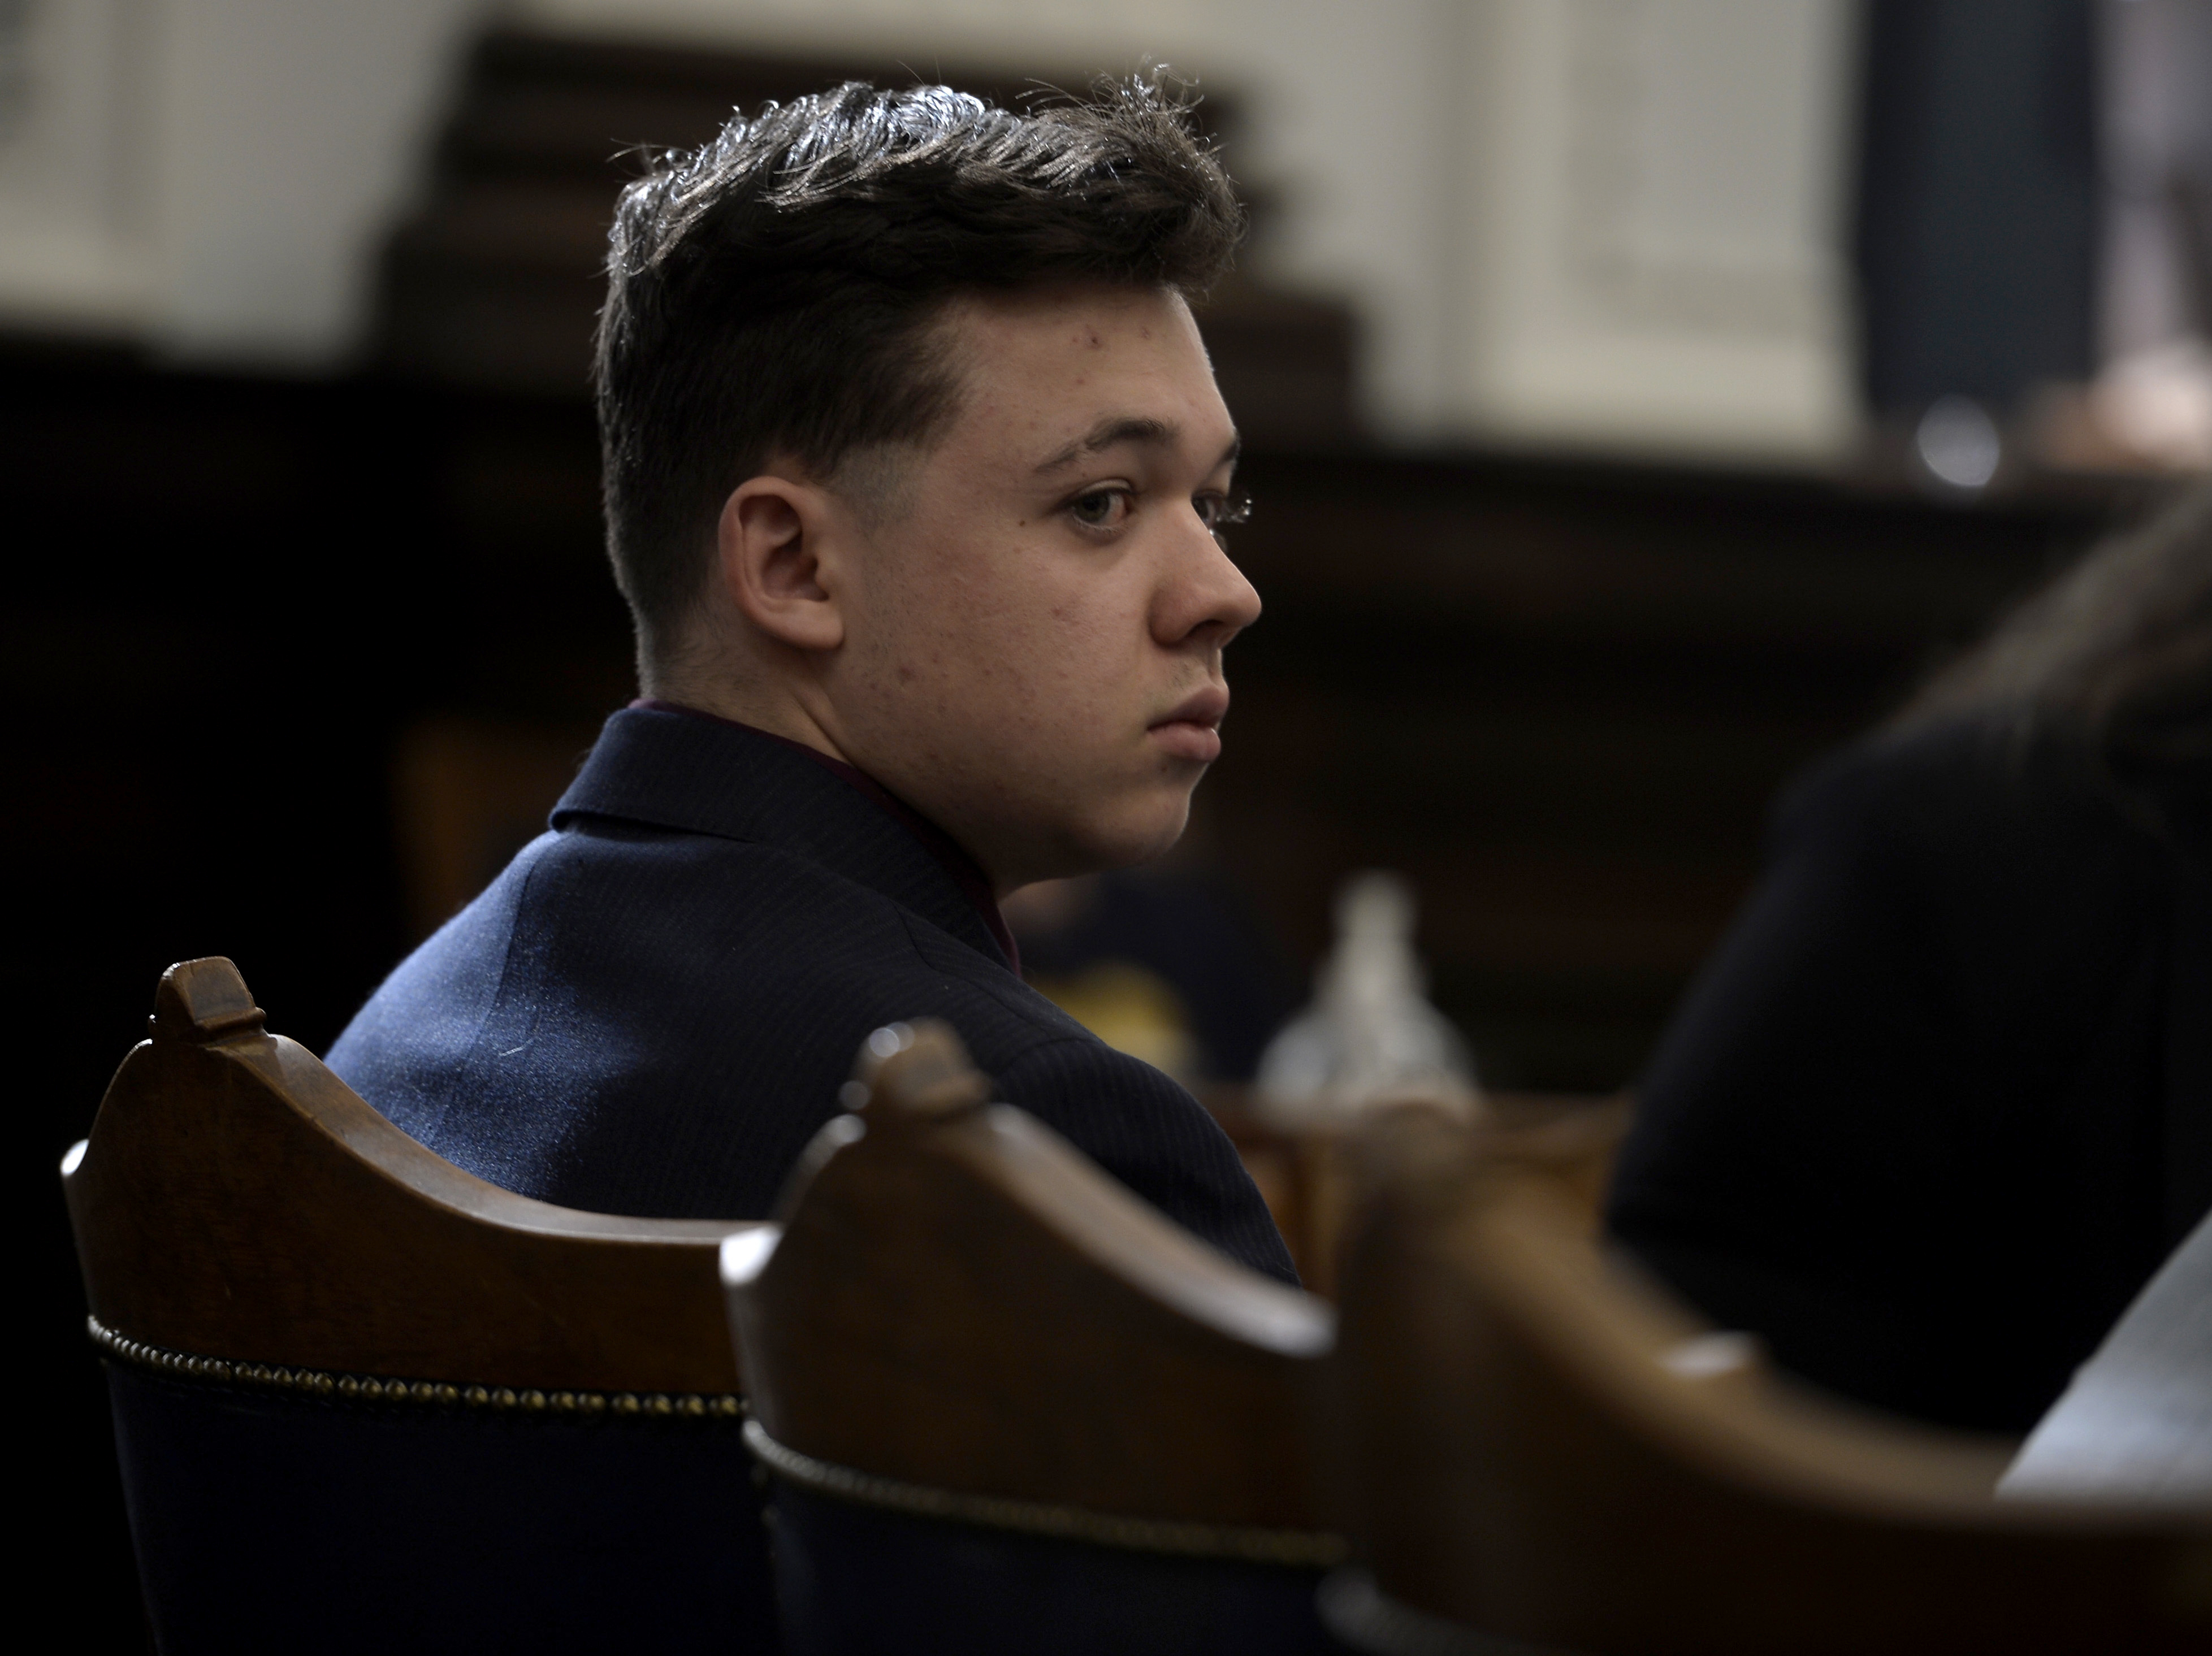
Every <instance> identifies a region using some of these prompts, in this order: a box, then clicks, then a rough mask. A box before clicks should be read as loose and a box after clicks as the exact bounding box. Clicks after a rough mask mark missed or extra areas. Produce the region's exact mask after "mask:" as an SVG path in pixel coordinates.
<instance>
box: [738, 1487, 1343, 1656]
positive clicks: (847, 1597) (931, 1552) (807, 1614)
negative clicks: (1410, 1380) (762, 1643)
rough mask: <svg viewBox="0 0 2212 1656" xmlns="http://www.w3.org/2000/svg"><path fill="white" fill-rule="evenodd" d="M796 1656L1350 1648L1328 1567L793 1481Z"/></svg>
mask: <svg viewBox="0 0 2212 1656" xmlns="http://www.w3.org/2000/svg"><path fill="white" fill-rule="evenodd" d="M771 1512H772V1514H773V1518H772V1521H773V1524H774V1526H775V1575H776V1591H777V1593H778V1596H779V1598H781V1604H782V1609H783V1627H784V1647H785V1648H786V1649H787V1650H788V1651H789V1652H791V1653H792V1656H877V1653H882V1656H894V1653H896V1656H933V1653H938V1652H943V1653H945V1656H953V1653H959V1656H1017V1653H1019V1656H1033V1653H1038V1652H1051V1653H1053V1656H1091V1653H1097V1656H1109V1653H1111V1656H1137V1653H1140V1656H1247V1653H1249V1656H1307V1653H1320V1652H1334V1651H1338V1650H1340V1649H1342V1648H1343V1647H1341V1646H1340V1645H1339V1644H1337V1643H1336V1642H1335V1641H1334V1640H1332V1639H1331V1638H1330V1637H1329V1635H1328V1633H1327V1632H1326V1631H1325V1630H1324V1629H1322V1623H1321V1617H1320V1616H1319V1613H1318V1612H1317V1611H1316V1609H1315V1606H1314V1592H1315V1589H1316V1586H1318V1585H1319V1584H1320V1580H1321V1572H1320V1571H1319V1570H1317V1569H1306V1568H1288V1567H1284V1566H1278V1565H1269V1564H1252V1563H1243V1562H1236V1561H1231V1560H1221V1559H1211V1558H1190V1557H1183V1556H1169V1555H1164V1554H1159V1553H1147V1552H1136V1551H1133V1550H1127V1549H1125V1548H1121V1547H1106V1546H1092V1545H1089V1544H1085V1543H1082V1542H1077V1541H1065V1540H1060V1539H1057V1538H1052V1537H1048V1536H1039V1535H1027V1534H1021V1533H1018V1532H1009V1531H1004V1530H995V1529H983V1528H979V1527H977V1526H973V1525H968V1524H958V1523H952V1522H949V1521H947V1520H940V1519H933V1518H921V1517H915V1516H913V1515H910V1514H908V1513H898V1512H890V1511H885V1510H884V1509H882V1508H879V1507H866V1506H860V1505H857V1504H855V1503H853V1502H850V1501H839V1500H836V1499H833V1498H830V1497H827V1496H823V1495H817V1494H814V1493H813V1492H811V1491H810V1490H807V1489H799V1488H795V1487H793V1486H792V1485H790V1484H787V1483H778V1484H777V1485H776V1487H775V1495H774V1496H773V1499H772V1502H771Z"/></svg>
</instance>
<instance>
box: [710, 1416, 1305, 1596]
mask: <svg viewBox="0 0 2212 1656" xmlns="http://www.w3.org/2000/svg"><path fill="white" fill-rule="evenodd" d="M745 1447H747V1448H748V1449H750V1450H751V1451H752V1453H753V1455H754V1457H755V1458H756V1459H758V1460H759V1461H760V1463H761V1464H762V1465H763V1466H765V1467H767V1468H768V1469H769V1471H771V1472H773V1473H775V1475H776V1476H777V1477H781V1478H783V1479H785V1480H786V1481H787V1482H789V1483H794V1484H796V1485H798V1486H799V1488H800V1489H811V1490H812V1491H814V1492H815V1493H816V1494H817V1495H829V1496H831V1497H833V1498H834V1499H836V1500H839V1501H852V1502H854V1504H855V1505H857V1506H863V1507H883V1508H885V1509H886V1510H889V1511H891V1512H901V1513H915V1515H917V1516H919V1517H922V1518H942V1519H948V1520H951V1521H952V1522H954V1523H958V1524H973V1525H976V1526H979V1527H981V1528H983V1529H991V1530H1013V1531H1018V1532H1021V1533H1023V1534H1026V1535H1048V1536H1053V1537H1055V1538H1059V1539H1060V1540H1063V1541H1085V1542H1089V1543H1091V1544H1093V1545H1096V1546H1102V1547H1121V1548H1123V1549H1126V1550H1128V1551H1131V1552H1159V1553H1176V1554H1180V1555H1182V1556H1188V1557H1194V1558H1234V1559H1241V1560H1243V1562H1247V1563H1253V1564H1284V1565H1291V1566H1296V1567H1298V1568H1328V1567H1329V1566H1331V1565H1333V1564H1339V1563H1341V1562H1343V1561H1344V1557H1345V1545H1344V1542H1343V1541H1342V1540H1341V1539H1340V1538H1338V1537H1336V1536H1334V1535H1326V1534H1322V1533H1321V1532H1317V1531H1313V1530H1266V1529H1259V1528H1255V1527H1251V1526H1245V1525H1239V1524H1189V1523H1183V1522H1181V1521H1179V1520H1174V1519H1164V1518H1123V1517H1120V1516H1117V1515H1115V1514H1114V1513H1095V1512H1091V1511H1090V1510H1089V1509H1087V1508H1085V1507H1060V1506H1055V1505H1053V1504H1052V1503H1050V1502H1048V1501H1018V1500H1015V1499H1012V1497H1009V1496H1005V1495H970V1494H968V1493H967V1492H966V1491H964V1490H960V1489H935V1488H933V1487H932V1486H930V1485H928V1484H924V1483H902V1482H901V1481H900V1480H898V1479H897V1478H895V1477H877V1476H876V1475H875V1474H874V1473H872V1472H862V1471H854V1469H853V1468H852V1467H850V1466H840V1465H836V1464H834V1463H832V1462H830V1461H827V1460H817V1459H815V1458H814V1457H813V1456H812V1455H810V1454H805V1453H801V1452H800V1451H799V1450H797V1449H793V1448H791V1447H788V1446H787V1445H785V1444H781V1443H778V1442H777V1441H775V1439H774V1438H772V1437H770V1436H769V1435H768V1432H767V1431H766V1429H764V1428H763V1426H762V1425H761V1423H760V1422H758V1421H757V1420H748V1421H747V1422H745Z"/></svg>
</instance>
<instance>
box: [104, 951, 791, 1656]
mask: <svg viewBox="0 0 2212 1656" xmlns="http://www.w3.org/2000/svg"><path fill="white" fill-rule="evenodd" d="M152 1025H153V1027H152V1032H151V1036H150V1038H149V1040H146V1041H145V1042H143V1043H142V1044H141V1045H140V1046H138V1047H137V1049H136V1050H134V1051H133V1052H131V1054H130V1055H129V1056H128V1057H127V1058H126V1059H125V1060H124V1062H123V1065H122V1067H121V1068H120V1069H119V1070H118V1071H117V1073H116V1076H115V1079H114V1081H113V1082H112V1083H111V1085H110V1086H109V1088H108V1090H107V1095H106V1099H105V1100H104V1101H102V1103H101V1105H100V1113H99V1116H98V1118H97V1119H96V1120H95V1121H94V1125H93V1131H92V1137H90V1139H89V1140H88V1141H86V1142H84V1143H79V1144H78V1145H76V1147H75V1148H74V1149H71V1150H70V1153H69V1155H68V1156H67V1157H66V1158H65V1159H64V1162H63V1164H62V1177H63V1183H64V1186H65V1188H66V1191H67V1194H68V1200H69V1209H70V1220H71V1222H72V1224H73V1226H74V1228H75V1229H76V1242H77V1254H78V1259H79V1260H80V1262H81V1263H82V1267H83V1271H84V1279H85V1289H86V1294H87V1297H88V1301H89V1302H90V1307H91V1313H92V1314H91V1318H90V1326H91V1330H92V1334H93V1338H94V1339H95V1340H96V1341H97V1342H98V1343H99V1344H100V1346H101V1348H102V1349H103V1350H104V1351H105V1353H106V1357H107V1370H108V1380H109V1386H110V1394H111V1398H112V1403H113V1406H114V1416H115V1428H116V1440H117V1447H118V1451H119V1452H120V1456H121V1461H122V1467H123V1476H124V1484H125V1496H126V1499H127V1502H128V1506H129V1508H130V1514H131V1531H132V1536H133V1539H134V1541H135V1543H136V1545H137V1551H138V1559H139V1568H140V1572H141V1574H142V1577H143V1580H144V1584H145V1588H146V1599H147V1604H148V1608H149V1614H150V1616H151V1618H152V1621H153V1625H154V1629H155V1636H156V1639H157V1641H158V1642H159V1644H160V1646H161V1649H162V1650H164V1651H165V1652H197V1651H222V1652H236V1651H249V1650H258V1649H264V1648H266V1649H276V1648H288V1649H300V1650H318V1651H337V1650H360V1651H372V1650H373V1651H379V1652H389V1651H393V1650H400V1649H407V1650H461V1649H467V1650H471V1651H476V1650H492V1649H511V1648H527V1649H530V1650H532V1651H533V1652H544V1651H551V1650H575V1651H604V1650H610V1649H622V1648H638V1649H653V1650H655V1651H671V1650H706V1649H709V1648H712V1649H716V1650H720V1651H726V1652H727V1651H745V1650H753V1651H765V1650H770V1649H773V1648H775V1634H774V1612H773V1607H772V1604H771V1603H770V1600H769V1592H770V1587H769V1575H768V1563H767V1556H766V1554H767V1550H766V1546H765V1544H764V1540H765V1538H764V1534H763V1526H762V1523H761V1520H760V1517H759V1507H758V1497H757V1495H756V1494H755V1493H754V1492H753V1490H752V1489H751V1485H750V1476H749V1470H750V1469H749V1468H748V1466H747V1465H746V1464H745V1459H744V1451H743V1447H742V1444H741V1441H740V1439H739V1437H738V1426H739V1420H738V1416H739V1414H740V1404H739V1400H738V1395H737V1393H738V1370H737V1366H736V1362H735V1359H734V1356H733V1355H732V1350H731V1347H730V1342H729V1337H728V1331H727V1325H726V1322H725V1320H724V1316H723V1312H722V1307H721V1296H720V1286H719V1283H718V1282H717V1280H716V1276H715V1264H714V1257H715V1249H716V1247H717V1246H718V1245H719V1244H720V1242H721V1240H722V1239H723V1238H724V1237H726V1236H728V1235H730V1234H733V1233H735V1234H749V1233H757V1232H758V1231H759V1230H760V1229H761V1228H762V1227H759V1226H757V1225H754V1226H745V1225H738V1224H733V1223H728V1222H715V1221H701V1222H671V1221H648V1220H634V1219H621V1218H612V1217H609V1216H603V1215H599V1214H590V1213H578V1212H574V1211H572V1210H568V1209H565V1208H558V1207H552V1206H549V1205H548V1204H544V1203H542V1202H533V1201H530V1200H527V1199H526V1198H522V1197H520V1196H516V1195H513V1194H512V1193H510V1192H507V1191H503V1190H501V1189H498V1188H497V1187H496V1186H491V1185H488V1184H486V1183H484V1182H483V1180H479V1179H476V1178H473V1177H471V1175H470V1174H466V1173H464V1172H462V1171H461V1170H460V1169H459V1168H456V1167H453V1165H452V1164H450V1163H448V1162H444V1161H442V1160H441V1159H440V1158H439V1157H437V1156H434V1155H432V1154H431V1153H430V1152H429V1151H428V1150H427V1149H423V1148H422V1146H421V1145H419V1144H417V1143H415V1142H414V1141H413V1140H412V1139H410V1138H408V1137H406V1136H405V1135H404V1134H403V1133H401V1132H400V1131H398V1129H397V1128H395V1127H393V1126H392V1125H391V1124H390V1123H389V1122H387V1121H386V1119H384V1118H383V1117H382V1116H381V1115H380V1114H378V1113H376V1112H375V1111H374V1109H372V1108H370V1107H369V1106H368V1104H366V1103H364V1102H363V1101H362V1100H361V1099H360V1098H359V1097H358V1096H356V1095H355V1094H354V1093H353V1092H352V1091H350V1090H349V1089H348V1088H347V1087H346V1086H345V1084H344V1083H342V1082H341V1081H339V1080H338V1078H337V1077H336V1076H334V1075H332V1074H331V1072H330V1071H328V1070H327V1069H325V1068H324V1066H323V1065H321V1064H320V1063H319V1062H318V1061H317V1060H316V1059H315V1058H314V1056H313V1054H312V1053H310V1052H307V1050H306V1049H305V1048H303V1047H301V1046H299V1045H297V1044H296V1043H295V1042H293V1041H290V1040H285V1039H284V1038H283V1037H282V1036H278V1035H271V1034H268V1033H267V1032H266V1030H265V1029H264V1027H263V1015H262V1012H261V1009H260V1008H258V1006H256V1005H255V1004H253V998H252V995H251V994H250V993H249V992H247V989H246V985H245V983H244V981H243V980H241V979H240V976H239V974H238V972H237V969H236V968H234V967H233V966H232V965H231V963H230V962H229V961H227V960H221V959H214V960H199V961H187V962H185V964H183V965H180V966H175V967H172V968H170V969H169V970H168V971H167V973H165V974H163V975H162V978H161V986H160V987H159V989H158V990H157V991H156V993H155V1010H154V1016H153V1020H152Z"/></svg>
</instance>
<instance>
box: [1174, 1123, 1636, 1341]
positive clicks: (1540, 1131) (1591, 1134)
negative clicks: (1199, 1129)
mask: <svg viewBox="0 0 2212 1656" xmlns="http://www.w3.org/2000/svg"><path fill="white" fill-rule="evenodd" d="M1200 1099H1201V1101H1203V1102H1204V1103H1205V1105H1206V1108H1207V1109H1208V1110H1209V1111H1211V1112H1212V1115H1213V1119H1214V1120H1215V1121H1216V1122H1217V1123H1218V1125H1220V1127H1221V1130H1222V1131H1224V1132H1225V1133H1227V1134H1228V1135H1229V1139H1230V1142H1231V1143H1233V1144H1235V1145H1236V1146H1237V1155H1238V1156H1240V1157H1241V1158H1242V1159H1243V1163H1244V1170H1245V1172H1247V1173H1249V1174H1251V1175H1252V1182H1253V1183H1254V1184H1255V1185H1256V1186H1259V1189H1260V1193H1261V1195H1262V1196H1264V1197H1265V1198H1267V1207H1268V1209H1269V1210H1270V1211H1271V1212H1272V1213H1273V1215H1274V1218H1275V1224H1276V1227H1277V1228H1279V1229H1280V1230H1281V1231H1282V1233H1283V1239H1284V1240H1285V1241H1286V1242H1288V1243H1289V1244H1290V1247H1291V1259H1293V1260H1294V1261H1296V1262H1297V1268H1298V1279H1299V1281H1301V1282H1302V1283H1304V1284H1305V1287H1306V1290H1307V1291H1308V1292H1309V1293H1312V1294H1317V1295H1320V1296H1321V1297H1322V1298H1323V1299H1325V1300H1331V1301H1333V1300H1334V1299H1335V1297H1336V1265H1337V1255H1338V1254H1339V1253H1340V1251H1341V1250H1342V1247H1343V1241H1344V1230H1345V1227H1346V1224H1347V1223H1348V1222H1349V1219H1350V1208H1351V1203H1352V1196H1353V1192H1354V1191H1355V1189H1356V1187H1357V1186H1358V1175H1357V1172H1356V1170H1355V1168H1354V1161H1355V1157H1354V1156H1353V1153H1352V1141H1353V1138H1354V1137H1356V1134H1355V1133H1352V1132H1349V1131H1346V1129H1344V1128H1341V1127H1335V1126H1326V1127H1311V1128H1302V1129H1297V1130H1291V1129H1288V1128H1285V1127H1282V1126H1279V1125H1276V1124H1275V1123H1274V1122H1273V1121H1271V1120H1269V1119H1267V1117H1266V1116H1265V1115H1264V1114H1263V1113H1261V1112H1260V1111H1259V1110H1258V1109H1256V1108H1255V1107H1254V1104H1253V1101H1252V1099H1251V1096H1250V1094H1249V1089H1246V1088H1243V1087H1237V1086H1225V1085H1216V1086H1212V1087H1208V1088H1206V1089H1204V1090H1203V1091H1202V1092H1201V1093H1200ZM1628 1118H1629V1101H1628V1099H1627V1098H1626V1096H1625V1095H1611V1096H1603V1095H1582V1094H1573V1093H1491V1094H1489V1095H1487V1096H1486V1100H1485V1103H1484V1107H1483V1111H1482V1113H1481V1115H1480V1117H1478V1118H1477V1121H1478V1128H1479V1131H1480V1132H1481V1134H1482V1136H1483V1143H1484V1144H1485V1146H1486V1152H1487V1154H1488V1155H1490V1156H1492V1157H1494V1158H1503V1159H1505V1160H1509V1161H1512V1162H1516V1163H1520V1164H1522V1165H1525V1166H1528V1167H1530V1168H1538V1169H1541V1170H1542V1171H1543V1172H1545V1173H1547V1174H1549V1175H1550V1176H1551V1177H1552V1178H1553V1180H1555V1181H1557V1182H1558V1183H1559V1186H1561V1187H1562V1188H1563V1189H1565V1190H1567V1191H1569V1192H1571V1193H1573V1195H1574V1196H1575V1197H1576V1198H1577V1200H1579V1201H1580V1202H1581V1203H1582V1204H1583V1205H1584V1206H1585V1207H1586V1208H1587V1209H1588V1210H1589V1222H1590V1226H1591V1228H1592V1229H1595V1228H1596V1226H1597V1222H1598V1210H1599V1209H1600V1207H1601V1206H1602V1204H1603V1203H1604V1200H1605V1189H1606V1186H1607V1182H1608V1181H1609V1180H1610V1179H1611V1178H1612V1174H1613V1156H1614V1153H1615V1152H1616V1151H1618V1150H1619V1149H1620V1140H1621V1137H1622V1136H1623V1135H1624V1134H1625V1133H1626V1131H1627V1129H1628Z"/></svg>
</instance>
